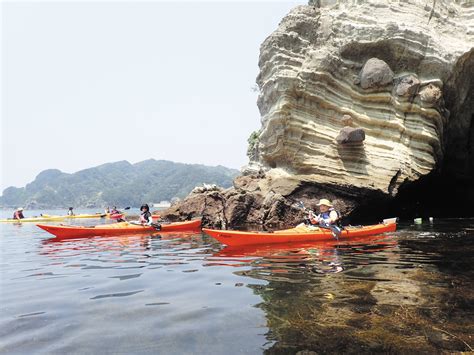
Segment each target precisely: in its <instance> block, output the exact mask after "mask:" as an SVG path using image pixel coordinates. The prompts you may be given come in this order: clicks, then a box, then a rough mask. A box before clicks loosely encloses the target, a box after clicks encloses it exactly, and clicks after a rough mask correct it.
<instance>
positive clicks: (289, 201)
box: [161, 176, 387, 229]
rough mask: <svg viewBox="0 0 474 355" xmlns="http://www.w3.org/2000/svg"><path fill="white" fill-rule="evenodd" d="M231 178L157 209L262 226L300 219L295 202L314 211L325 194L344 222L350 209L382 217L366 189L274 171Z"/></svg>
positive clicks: (218, 222) (222, 223)
mask: <svg viewBox="0 0 474 355" xmlns="http://www.w3.org/2000/svg"><path fill="white" fill-rule="evenodd" d="M236 180H238V182H237V183H235V186H237V187H234V188H229V189H226V190H224V189H220V190H219V191H215V190H205V191H201V192H199V193H191V194H190V195H189V196H188V197H186V198H185V199H184V200H181V201H179V202H177V203H176V204H174V205H173V206H171V207H170V208H169V209H167V210H164V211H162V212H161V216H162V217H163V218H165V219H168V220H171V221H176V220H185V219H191V218H196V217H199V216H201V217H202V224H203V226H205V227H217V228H235V227H239V226H243V225H260V226H262V227H263V228H265V229H277V228H285V227H291V226H294V225H297V224H299V223H301V222H303V221H304V219H305V217H306V213H305V212H304V211H303V209H301V207H299V206H298V204H297V203H298V202H303V204H304V206H305V207H307V208H310V209H313V210H315V211H317V206H316V204H317V202H318V201H319V199H321V198H327V199H329V200H331V201H332V202H333V205H334V207H335V208H336V209H337V210H338V211H339V212H340V213H341V216H342V218H343V221H344V223H350V222H351V216H353V215H355V216H356V217H357V219H358V220H357V222H358V223H360V222H361V221H362V220H364V219H365V220H369V221H371V222H378V221H380V219H381V218H384V217H386V216H385V215H384V214H383V213H384V208H383V205H384V204H385V202H386V201H387V199H384V197H383V195H382V194H379V193H374V192H373V191H371V190H365V189H354V188H350V187H344V186H331V185H327V184H326V185H324V184H316V183H301V182H299V183H298V184H294V182H293V181H292V180H291V179H290V180H286V179H285V178H280V179H277V178H275V177H274V176H273V177H265V178H262V177H257V176H254V177H253V181H252V182H249V183H242V182H243V181H244V180H245V179H243V178H242V177H238V178H237V179H236ZM245 181H246V180H245ZM246 188H249V190H246Z"/></svg>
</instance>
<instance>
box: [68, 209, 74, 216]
mask: <svg viewBox="0 0 474 355" xmlns="http://www.w3.org/2000/svg"><path fill="white" fill-rule="evenodd" d="M67 215H68V216H74V211H73V210H72V207H69V210H68V211H67Z"/></svg>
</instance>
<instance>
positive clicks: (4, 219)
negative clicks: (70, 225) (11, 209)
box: [0, 215, 65, 223]
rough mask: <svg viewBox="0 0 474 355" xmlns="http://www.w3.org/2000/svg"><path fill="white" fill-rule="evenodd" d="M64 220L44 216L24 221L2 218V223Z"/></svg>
mask: <svg viewBox="0 0 474 355" xmlns="http://www.w3.org/2000/svg"><path fill="white" fill-rule="evenodd" d="M64 218H65V217H64V216H51V215H43V216H37V217H30V218H22V219H15V218H2V219H0V222H1V223H24V222H48V221H62V220H64Z"/></svg>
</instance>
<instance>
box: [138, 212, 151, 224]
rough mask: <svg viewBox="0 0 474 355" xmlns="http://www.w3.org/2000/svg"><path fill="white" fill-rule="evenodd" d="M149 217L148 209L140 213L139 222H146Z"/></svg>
mask: <svg viewBox="0 0 474 355" xmlns="http://www.w3.org/2000/svg"><path fill="white" fill-rule="evenodd" d="M150 219H151V213H150V211H146V212H143V213H142V214H141V215H140V223H148V222H149V220H150Z"/></svg>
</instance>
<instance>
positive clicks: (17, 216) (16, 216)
mask: <svg viewBox="0 0 474 355" xmlns="http://www.w3.org/2000/svg"><path fill="white" fill-rule="evenodd" d="M13 218H14V219H23V218H25V216H23V207H18V208H17V209H16V211H15V212H14V213H13Z"/></svg>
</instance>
